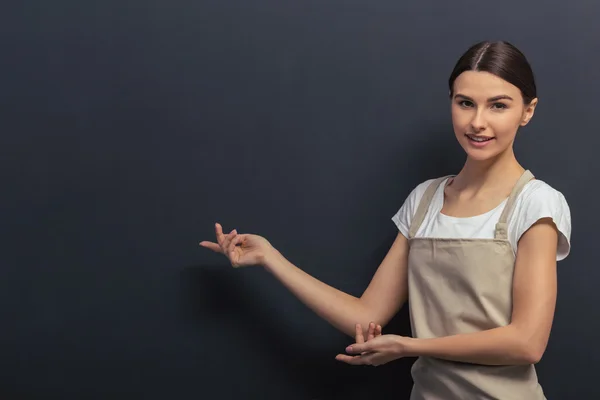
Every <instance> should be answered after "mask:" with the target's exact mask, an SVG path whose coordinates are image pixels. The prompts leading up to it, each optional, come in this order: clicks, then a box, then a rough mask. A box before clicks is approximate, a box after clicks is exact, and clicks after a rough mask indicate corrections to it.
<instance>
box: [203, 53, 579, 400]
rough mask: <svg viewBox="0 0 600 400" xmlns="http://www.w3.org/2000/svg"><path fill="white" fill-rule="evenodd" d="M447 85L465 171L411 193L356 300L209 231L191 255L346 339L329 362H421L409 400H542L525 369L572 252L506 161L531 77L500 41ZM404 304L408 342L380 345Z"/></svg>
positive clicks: (549, 207) (259, 241)
mask: <svg viewBox="0 0 600 400" xmlns="http://www.w3.org/2000/svg"><path fill="white" fill-rule="evenodd" d="M449 84H450V99H451V112H452V125H453V128H454V133H455V136H456V138H457V140H458V142H459V143H460V145H461V146H462V148H463V149H464V150H465V153H466V162H465V164H464V166H463V168H462V170H461V171H460V172H459V173H458V174H457V175H456V176H454V175H448V176H444V177H439V178H436V179H429V180H427V181H425V182H422V183H421V184H419V185H418V186H417V187H416V188H414V190H413V191H412V192H411V193H410V195H409V196H408V198H407V199H406V200H405V202H404V204H403V205H402V207H401V208H400V209H399V210H398V212H397V213H396V214H395V215H394V216H393V218H392V220H393V221H394V223H395V224H396V226H397V227H398V230H399V233H398V236H397V238H396V240H395V241H394V243H393V245H392V246H391V248H390V250H389V252H388V254H387V255H386V257H385V258H384V259H383V261H382V263H381V265H380V266H379V268H378V269H377V272H376V273H375V276H374V277H373V278H372V280H371V282H370V284H369V286H368V287H367V288H366V290H365V291H364V293H363V294H362V296H360V297H354V296H351V295H349V294H346V293H344V292H342V291H340V290H337V289H335V288H333V287H332V286H329V285H327V284H325V283H323V282H321V281H319V280H317V279H315V278H314V277H312V276H310V275H308V274H307V273H305V272H303V271H302V270H301V269H300V268H298V267H296V266H295V265H293V264H292V263H291V262H289V261H288V260H287V259H286V258H285V257H284V256H283V255H282V254H281V253H280V252H279V251H277V250H276V249H274V248H273V246H271V244H270V243H269V242H268V241H267V240H266V239H265V238H263V237H261V236H258V235H252V234H238V233H237V231H235V230H233V231H231V232H230V233H229V234H224V233H223V231H222V227H221V226H220V225H219V224H216V236H217V243H212V242H202V243H201V245H202V246H204V247H207V248H209V249H212V250H214V251H216V252H220V253H223V254H224V255H226V256H227V257H228V258H229V260H230V261H231V264H232V265H233V266H235V267H239V266H245V265H256V264H258V265H262V266H264V267H265V268H266V269H267V270H268V271H269V272H271V273H272V274H273V275H274V276H275V277H276V278H277V279H279V280H280V281H281V282H282V284H283V285H285V286H286V287H287V288H288V289H289V290H290V291H291V292H292V293H294V295H296V296H297V297H298V298H299V299H300V300H301V301H303V302H304V303H305V304H306V305H307V306H308V307H310V308H311V309H312V310H313V311H315V312H316V313H317V314H318V315H319V316H321V317H322V318H324V319H325V320H327V321H328V322H329V323H331V324H332V325H333V326H335V327H337V328H338V329H340V330H341V331H343V332H346V333H347V334H349V335H352V336H354V337H355V343H354V344H353V345H350V346H348V348H347V349H346V353H347V354H339V355H338V356H337V359H338V360H340V361H343V362H346V363H348V364H353V365H360V364H368V365H381V364H385V363H387V362H391V361H393V360H396V359H399V358H402V357H407V356H414V357H418V359H417V361H416V362H415V364H414V365H413V368H412V377H413V381H414V387H413V390H412V395H411V399H412V400H433V399H446V400H453V399H457V400H458V399H461V400H462V399H476V398H477V399H482V398H486V399H488V398H498V399H507V398H511V399H528V400H542V399H545V395H544V391H543V390H542V387H541V385H540V384H539V383H538V378H537V374H536V371H535V367H534V364H536V363H537V362H538V361H539V360H540V358H541V357H542V355H543V353H544V351H545V348H546V344H547V342H548V337H549V334H550V329H551V326H552V321H553V316H554V307H555V300H556V285H557V283H556V262H557V261H558V260H562V259H564V258H565V257H566V256H567V255H568V254H569V250H570V242H569V239H570V235H571V215H570V210H569V206H568V204H567V202H566V200H565V198H564V196H563V195H562V194H561V193H560V192H558V191H557V190H555V189H554V188H552V187H551V186H550V185H549V184H547V183H545V182H543V181H541V180H538V179H534V177H533V174H532V173H531V172H530V171H529V170H527V169H525V168H523V167H522V166H521V165H520V164H519V162H518V161H517V160H516V158H515V154H514V151H513V143H514V140H515V137H516V135H517V131H518V129H519V127H521V126H524V125H526V124H528V123H529V121H530V120H531V118H532V117H533V114H534V111H535V108H536V106H537V104H538V99H537V95H536V86H535V81H534V78H533V72H532V71H531V68H530V66H529V63H528V62H527V60H526V59H525V56H524V55H523V54H522V53H521V52H520V51H519V50H517V49H516V48H515V47H514V46H512V45H511V44H509V43H506V42H483V43H479V44H477V45H475V46H473V47H471V48H470V49H469V50H467V52H466V53H465V54H464V55H463V56H462V57H461V58H460V59H459V60H458V62H457V64H456V67H455V68H454V70H453V72H452V74H451V76H450V80H449ZM407 300H408V306H409V311H410V316H411V325H412V332H413V335H414V337H413V338H406V337H401V336H397V335H390V334H385V335H382V334H381V332H380V330H381V329H380V325H381V326H385V325H386V324H387V323H388V322H389V320H390V319H391V318H392V317H393V316H394V314H396V313H397V312H398V310H399V309H400V308H401V307H402V306H403V305H404V304H405V303H406V302H407ZM363 327H364V328H363ZM367 327H369V328H368V332H367V331H365V329H367ZM365 336H366V338H367V339H366V340H365V339H364V337H365Z"/></svg>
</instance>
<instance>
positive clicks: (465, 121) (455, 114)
mask: <svg viewBox="0 0 600 400" xmlns="http://www.w3.org/2000/svg"><path fill="white" fill-rule="evenodd" d="M469 121H470V116H469V113H468V112H465V110H457V109H456V108H455V107H453V108H452V125H453V126H454V127H455V128H460V129H464V128H465V127H466V126H468V125H469Z"/></svg>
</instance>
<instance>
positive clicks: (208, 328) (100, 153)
mask: <svg viewBox="0 0 600 400" xmlns="http://www.w3.org/2000/svg"><path fill="white" fill-rule="evenodd" d="M536 3H537V4H536ZM599 13H600V3H598V2H596V1H591V0H588V1H575V2H570V3H569V5H568V7H567V6H566V5H565V3H564V2H562V1H561V2H558V1H545V2H523V1H514V0H506V1H503V2H474V1H465V0H463V1H452V2H448V1H442V0H437V1H432V0H430V1H419V2H417V1H414V2H399V1H389V0H387V1H378V2H374V1H366V0H363V1H357V0H344V1H341V0H331V1H326V2H324V1H295V2H292V1H283V2H282V1H274V0H272V1H266V0H262V1H259V0H255V1H247V0H237V1H233V0H219V1H209V0H204V1H200V2H198V1H196V2H193V1H169V2H168V1H153V2H147V1H146V2H142V1H138V2H124V1H116V0H106V1H103V2H75V1H66V0H57V1H54V2H47V1H45V2H41V1H38V2H13V3H12V4H11V5H6V6H4V7H3V10H2V12H1V13H0V22H1V23H0V32H1V35H0V41H1V42H0V44H1V46H0V48H1V49H2V62H1V63H0V73H1V74H0V82H1V89H0V102H1V104H0V105H1V107H0V124H1V125H0V126H1V131H2V141H1V144H2V147H1V148H2V153H1V154H2V156H1V157H0V178H1V181H2V189H3V190H2V196H1V198H0V205H1V210H2V215H1V222H0V235H1V236H0V238H1V243H2V251H1V252H0V263H1V265H0V321H1V324H2V329H0V346H1V347H0V349H1V354H2V356H1V357H0V376H1V377H2V378H1V379H0V394H2V397H3V398H5V399H42V398H44V399H45V398H49V397H51V396H53V397H55V398H61V399H82V398H86V399H109V398H110V399H115V398H127V399H166V398H172V399H187V398H194V399H198V398H211V399H212V398H214V399H240V398H244V399H245V398H252V399H290V400H292V399H338V398H344V399H359V398H360V399H362V398H365V396H367V395H368V396H371V397H373V398H378V399H403V398H407V396H408V393H409V391H410V386H411V380H410V375H409V368H410V365H411V363H412V362H413V361H414V360H412V359H404V360H400V361H398V362H394V363H391V364H388V365H385V366H382V367H379V368H359V367H351V366H347V365H345V364H342V363H339V362H337V361H335V360H334V357H335V355H336V354H337V353H338V352H340V351H342V350H343V349H344V347H345V346H346V345H347V344H348V341H349V338H346V337H344V336H343V335H342V334H341V333H339V332H337V331H336V330H334V329H333V328H332V327H330V326H329V325H327V324H326V323H325V322H324V321H322V320H320V319H319V318H318V317H316V316H315V315H314V314H313V313H312V312H311V311H310V310H308V309H307V308H306V307H304V306H303V305H302V304H301V303H300V302H299V301H298V300H296V299H295V298H294V297H293V296H292V295H291V294H290V293H288V292H287V291H286V290H285V289H284V288H283V287H282V286H281V285H280V284H279V283H278V282H276V281H275V280H274V279H273V278H272V277H271V276H270V275H269V274H267V273H266V272H265V271H263V270H261V269H258V268H248V269H243V270H234V269H232V268H230V267H228V265H227V264H226V262H225V261H226V260H225V259H224V258H222V257H219V256H218V255H216V254H213V253H211V252H209V251H208V250H205V249H202V248H199V247H198V245H197V244H198V242H199V241H200V240H205V239H212V238H213V233H214V232H213V224H214V222H215V221H219V222H221V223H222V224H223V225H224V226H225V228H226V229H228V230H230V229H233V228H237V229H238V230H239V231H241V232H254V233H259V234H261V235H264V236H265V237H267V238H268V239H269V240H270V241H271V242H272V243H273V244H274V245H275V246H276V247H277V248H278V249H280V250H281V251H282V252H283V253H284V254H285V255H286V256H287V257H288V258H289V259H290V260H291V261H292V262H294V263H296V264H297V265H299V266H300V267H301V268H303V269H304V270H305V271H307V272H308V273H310V274H312V275H314V276H316V277H318V278H319V279H322V280H324V281H325V282H327V283H329V284H331V285H334V286H336V287H338V288H340V289H342V290H344V291H347V292H349V293H352V294H355V295H359V294H360V293H361V292H362V291H363V290H364V288H365V287H366V285H367V284H368V282H369V280H370V278H371V276H372V274H373V272H374V271H375V269H376V267H377V266H378V264H379V262H380V261H381V260H382V258H383V256H384V254H385V252H386V251H387V249H388V247H389V246H390V245H391V243H392V240H393V238H394V236H395V235H396V228H395V226H394V224H393V223H392V222H391V220H390V218H391V216H392V215H393V214H394V213H395V212H396V210H397V209H398V208H399V207H400V205H401V204H402V202H403V201H404V198H405V197H406V196H407V195H408V193H409V192H410V190H411V189H412V188H413V187H414V186H415V185H416V184H417V183H419V182H421V181H423V180H425V179H427V178H430V177H434V176H439V175H442V174H448V173H456V172H457V171H458V169H459V168H460V167H461V165H462V162H463V153H462V150H461V149H460V147H459V146H458V144H457V143H456V142H455V139H454V136H453V133H452V130H451V125H450V112H449V105H448V99H447V91H448V89H447V77H448V75H449V74H450V71H451V69H452V67H453V65H454V62H455V61H456V59H457V58H458V56H459V55H460V54H461V53H462V52H463V51H464V50H465V49H466V48H467V47H468V46H469V45H471V44H473V43H475V42H477V41H480V40H483V39H505V40H509V41H511V42H513V43H514V44H516V45H517V46H518V47H519V48H521V49H522V50H523V51H524V52H525V53H526V54H527V56H528V57H529V59H530V61H531V63H532V65H533V67H534V70H535V72H536V74H537V80H538V86H539V96H540V105H539V107H538V111H537V113H536V116H535V118H534V120H533V122H532V124H530V126H528V127H527V128H526V129H525V130H523V131H522V133H521V134H520V137H519V138H518V141H517V146H516V152H517V155H518V158H519V160H520V161H521V162H522V163H523V164H524V165H525V166H526V167H527V168H530V169H531V170H532V171H533V172H534V173H535V174H536V175H537V177H538V178H540V179H543V180H545V181H547V182H548V183H550V184H551V185H553V186H554V187H555V188H557V189H558V190H560V191H561V192H563V193H564V194H565V196H566V198H567V200H568V201H569V204H570V206H571V210H572V218H573V236H572V243H573V251H572V254H571V256H570V257H569V258H568V259H567V260H566V261H564V262H562V263H560V268H559V271H560V275H559V279H560V283H559V302H558V309H557V312H556V320H555V325H554V329H553V332H552V336H551V340H550V344H549V348H548V351H547V353H546V355H545V356H544V359H543V361H542V362H541V363H540V364H539V367H538V371H539V375H540V380H541V383H542V385H543V386H544V389H545V390H546V393H547V395H548V397H549V398H550V399H595V398H599V397H600V389H599V387H598V383H597V377H598V372H594V371H595V369H596V366H597V365H598V362H599V361H600V350H598V347H597V346H596V344H597V337H598V332H599V322H598V318H597V315H598V313H597V311H596V310H597V304H598V301H599V300H600V294H599V293H598V290H597V282H598V279H599V278H600V273H599V272H598V269H597V268H596V266H597V257H596V256H595V255H594V253H593V252H592V250H593V249H594V248H597V243H596V241H597V232H598V226H600V217H599V216H598V212H597V204H596V202H595V201H592V199H593V197H592V196H594V195H595V193H596V189H595V186H592V185H593V184H594V183H595V182H596V180H597V179H596V178H597V174H598V172H600V168H599V161H598V157H597V154H598V150H597V149H598V146H599V145H600V139H598V136H597V134H596V133H597V126H598V93H599V89H600V68H598V63H599V61H600V59H599V57H600V56H599V54H600V52H599V50H600V28H598V25H597V21H596V17H597V16H598V15H599ZM386 331H387V332H388V333H398V334H404V335H407V334H409V333H410V332H409V328H408V320H407V314H406V311H402V312H401V313H400V314H399V315H398V316H397V318H395V319H394V321H393V322H392V324H391V325H390V326H389V327H388V328H386Z"/></svg>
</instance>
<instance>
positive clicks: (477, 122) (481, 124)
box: [471, 110, 487, 133]
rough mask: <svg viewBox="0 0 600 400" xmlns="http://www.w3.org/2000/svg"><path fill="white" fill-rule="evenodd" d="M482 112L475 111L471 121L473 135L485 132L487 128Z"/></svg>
mask: <svg viewBox="0 0 600 400" xmlns="http://www.w3.org/2000/svg"><path fill="white" fill-rule="evenodd" d="M483 113H484V111H483V110H477V111H476V112H475V114H474V115H473V119H472V120H471V127H472V129H473V132H474V133H477V132H481V131H483V130H485V128H486V126H487V122H486V120H485V115H484V114H483Z"/></svg>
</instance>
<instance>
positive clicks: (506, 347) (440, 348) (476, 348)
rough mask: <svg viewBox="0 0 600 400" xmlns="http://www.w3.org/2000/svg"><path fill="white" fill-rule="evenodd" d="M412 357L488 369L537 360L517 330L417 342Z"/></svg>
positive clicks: (411, 347) (507, 328) (509, 328)
mask: <svg viewBox="0 0 600 400" xmlns="http://www.w3.org/2000/svg"><path fill="white" fill-rule="evenodd" d="M408 347H409V348H408V349H407V352H408V353H410V356H415V357H418V356H427V357H436V358H442V359H446V360H452V361H460V362H467V363H474V364H484V365H519V364H534V363H536V362H537V361H538V360H537V356H536V355H535V354H534V352H533V351H532V349H531V348H529V347H528V346H527V341H525V340H524V339H523V337H522V335H520V333H519V331H518V330H517V329H516V327H514V326H511V325H509V326H505V327H501V328H495V329H490V330H486V331H481V332H474V333H465V334H458V335H453V336H445V337H440V338H432V339H413V340H411V341H410V342H409V345H408Z"/></svg>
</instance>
